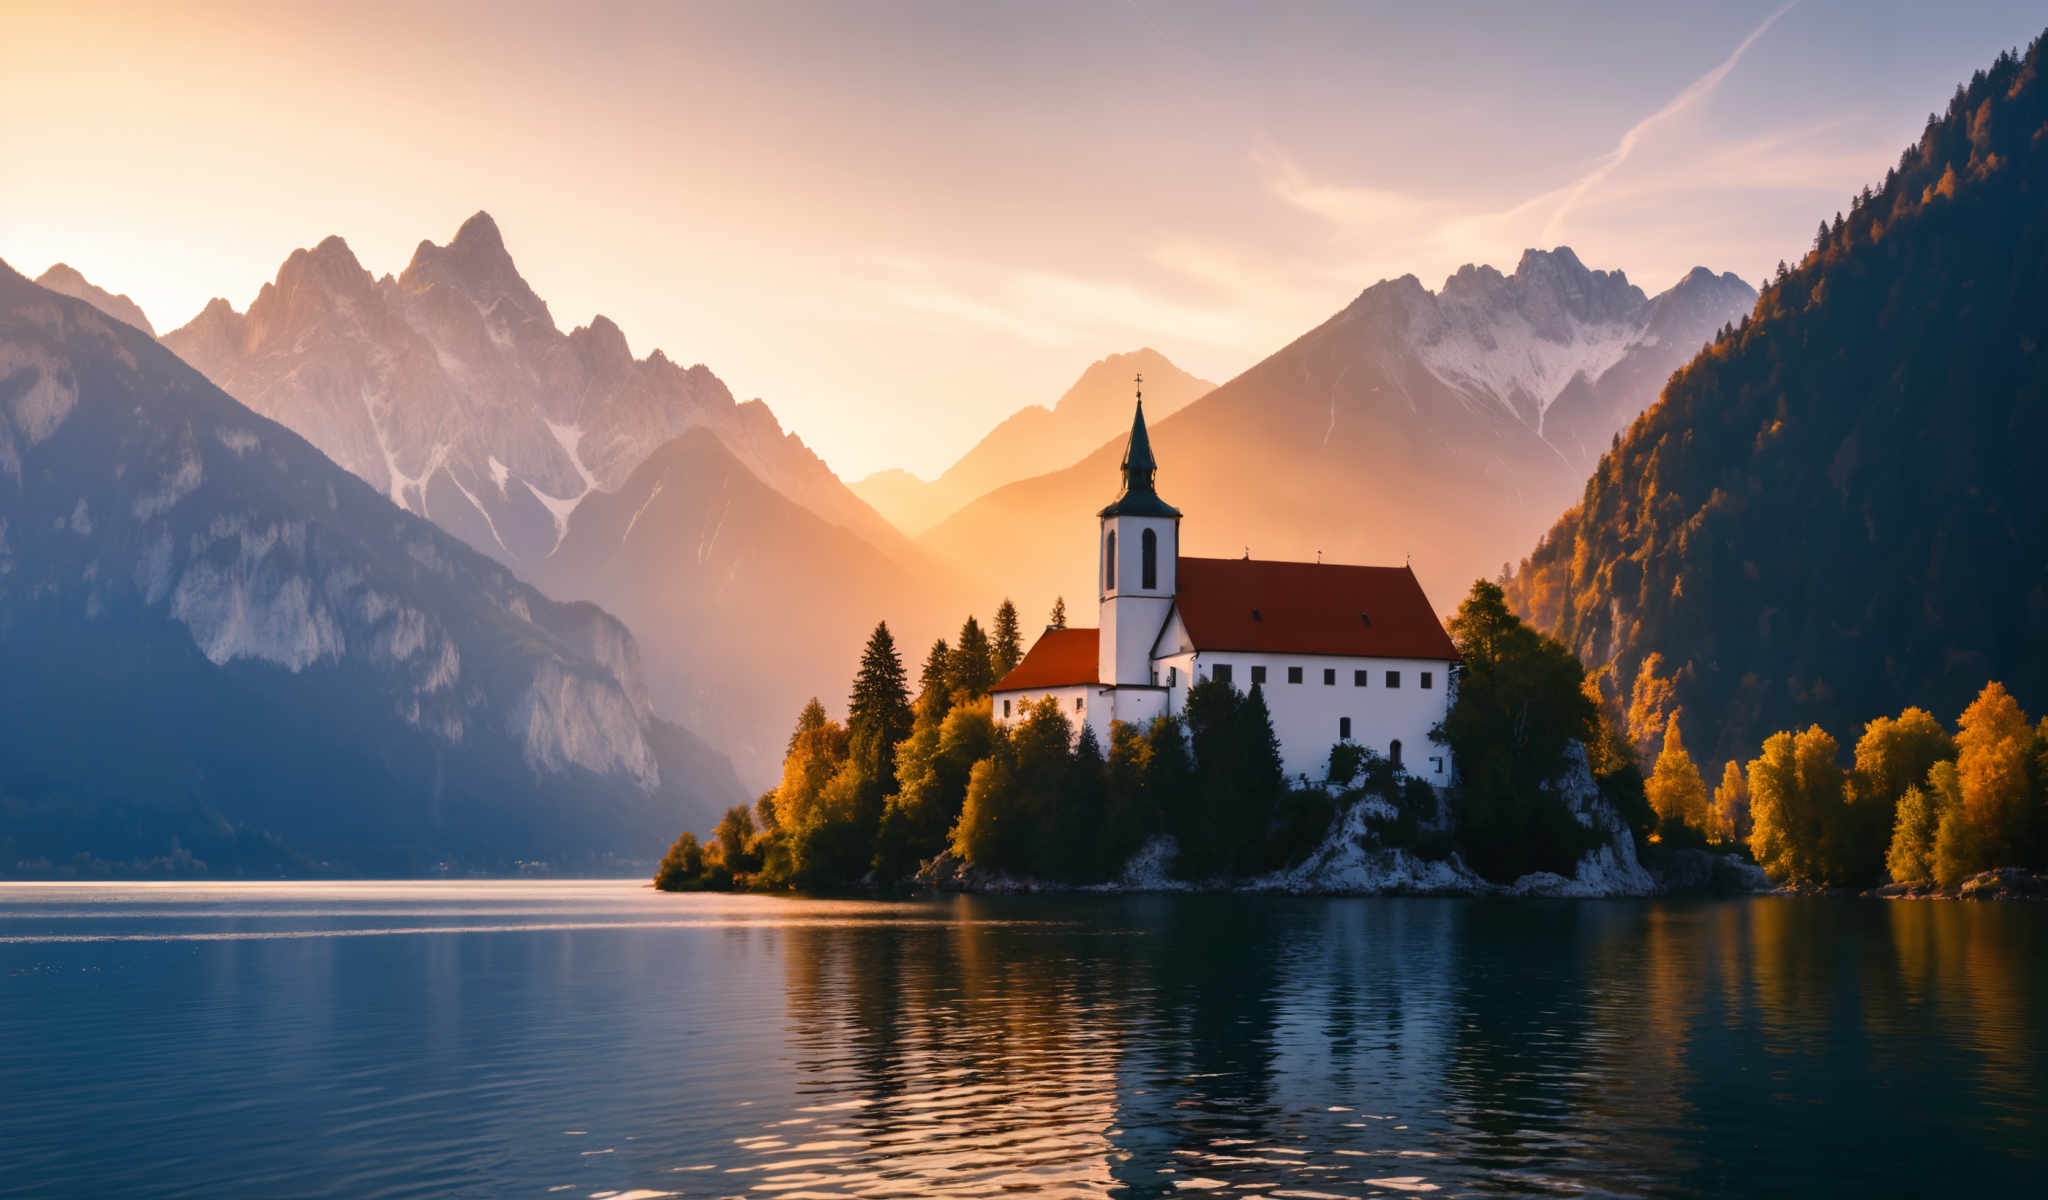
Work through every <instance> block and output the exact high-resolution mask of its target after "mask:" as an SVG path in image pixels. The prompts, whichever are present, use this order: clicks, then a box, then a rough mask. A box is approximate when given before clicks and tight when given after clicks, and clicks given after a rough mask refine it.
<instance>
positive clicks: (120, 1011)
mask: <svg viewBox="0 0 2048 1200" xmlns="http://www.w3.org/2000/svg"><path fill="white" fill-rule="evenodd" d="M25 895H26V894H25V893H21V892H18V891H10V890H8V889H4V888H0V968H4V971H0V1194H10V1193H20V1194H48V1193H50V1192H53V1191H74V1192H84V1193H88V1194H91V1193H111V1192H119V1191H124V1190H125V1191H132V1192H137V1193H147V1194H162V1195H218V1194H223V1193H226V1194H249V1193H260V1192H268V1193H273V1194H290V1195H299V1194H316V1193H325V1194H347V1195H352V1196H356V1195H361V1196H411V1195H447V1194H472V1195H503V1194H507V1193H510V1192H527V1193H534V1194H545V1193H547V1192H548V1191H550V1190H554V1191H557V1192H559V1193H560V1194H564V1195H575V1196H585V1197H587V1196H594V1195H601V1194H608V1193H621V1194H631V1193H634V1192H636V1191H637V1192H641V1193H648V1194H678V1195H687V1196H729V1195H749V1196H868V1195H892V1196H897V1195H974V1196H986V1195H995V1194H999V1193H1010V1192H1017V1193H1025V1194H1033V1195H1052V1196H1060V1195H1074V1196H1081V1195H1087V1196H1100V1195H1115V1196H1134V1197H1143V1196H1165V1195H1173V1194H1181V1193H1196V1192H1208V1193H1215V1194H1220V1195H1287V1196H1296V1197H1318V1196H1361V1195H1399V1194H1410V1195H1412V1194H1427V1193H1435V1194H1439V1195H1463V1194H1489V1195H1529V1194H1558V1195H1567V1194H1568V1195H1654V1196H1721V1195H1731V1194H1739V1195H1842V1196H1848V1195H1858V1196H1860V1195H1869V1194H1873V1193H1879V1194H1928V1193H1945V1192H1952V1191H1956V1190H1960V1189H1961V1188H1962V1187H1964V1186H1969V1187H1973V1188H1974V1187H1987V1188H1989V1187H1999V1186H2005V1187H2014V1186H2018V1187H2022V1188H2026V1189H2027V1190H2028V1191H2029V1192H2031V1191H2036V1190H2038V1184H2039V1183H2040V1181H2041V1178H2042V1174H2043V1169H2044V1168H2043V1164H2042V1162H2041V1160H2040V1157H2039V1155H2040V1149H2039V1147H2040V1145H2041V1143H2043V1141H2044V1140H2048V1139H2044V1133H2048V1129H2044V1124H2048V1122H2044V1117H2043V1111H2042V1102H2041V1095H2042V1091H2043V1086H2044V1084H2048V1054H2044V1049H2048V1048H2044V1044H2043V1038H2042V1033H2041V1029H2040V1020H2039V1018H2038V1017H2037V1016H2035V1015H2034V1014H2036V1013H2038V1012H2039V1011H2040V1007H2039V1006H2040V1005H2041V1003H2042V1002H2043V1001H2044V1000H2048V955H2044V953H2043V951H2044V950H2048V946H2044V944H2043V937H2044V934H2043V930H2044V913H2043V911H2042V910H2041V909H2040V908H2038V907H2032V906H1992V905H1958V904H1906V903H1900V904H1876V903H1853V902H1842V901H1829V900H1785V899H1776V898H1766V899H1758V900H1749V901H1735V902H1725V903H1701V904H1665V903H1640V904H1638V903H1596V904H1576V903H1570V902H1558V903H1542V902H1527V901H1498V902H1480V901H1470V902H1467V901H1427V900H1359V901H1342V900H1339V901H1321V900H1284V899H1257V900H1247V899H1232V898H1220V897H1136V898H1114V897H1105V898H1093V899H1074V898H1061V899H1052V898H956V899H948V900H944V901H938V902H932V903H915V904H895V905H886V904H861V903H849V902H793V901H782V900H768V899H760V898H749V897H715V896H693V897H668V896H658V895H653V894H651V893H647V892H644V891H641V890H637V889H633V888H629V887H625V886H622V885H516V886H514V885H489V886H485V885H477V886H474V887H464V888H454V887H450V888H421V887H418V886H417V885H410V890H408V889H407V887H404V886H393V885H349V886H347V887H342V888H333V887H329V888H315V889H302V890H298V891H294V890H292V889H290V888H283V889H270V890H259V891H256V892H253V893H237V892H236V891H234V890H233V889H228V890H225V891H223V890H221V889H213V890H209V891H200V892H194V893H191V894H181V893H177V892H175V891H155V892H150V893H146V894H138V893H123V892H120V891H118V890H116V891H111V892H108V893H106V894H104V895H97V894H93V895H88V894H84V893H64V894H62V895H54V896H43V897H41V898H40V899H37V898H34V897H28V898H24V897H25ZM430 931H433V932H430ZM223 935H231V936H229V937H227V939H226V940H223ZM337 935H348V936H337ZM77 938H87V939H106V938H146V939H149V940H142V941H109V940H83V941H79V940H66V939H77ZM9 939H12V940H9Z"/></svg>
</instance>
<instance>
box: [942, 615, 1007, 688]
mask: <svg viewBox="0 0 2048 1200" xmlns="http://www.w3.org/2000/svg"><path fill="white" fill-rule="evenodd" d="M994 663H995V658H994V655H993V652H992V651H991V649H990V647H989V641H988V634H986V633H984V632H982V628H981V622H979V621H977V620H975V619H974V618H973V617H971V616H970V617H968V618H967V621H966V623H965V624H963V625H961V626H960V636H959V637H958V638H956V639H954V641H953V652H952V654H951V655H950V656H949V659H948V667H947V671H946V678H947V682H948V683H949V684H950V688H949V690H950V691H953V692H965V693H966V694H967V695H968V696H969V697H970V698H971V697H975V696H986V695H988V690H989V687H990V685H991V684H993V683H995V675H994V673H993V667H994Z"/></svg>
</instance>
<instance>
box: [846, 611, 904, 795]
mask: <svg viewBox="0 0 2048 1200" xmlns="http://www.w3.org/2000/svg"><path fill="white" fill-rule="evenodd" d="M914 718H915V714H914V713H912V712H911V709H910V689H909V687H908V685H907V683H906V681H905V677H904V672H903V659H902V658H901V657H900V656H899V655H898V654H897V653H896V639H895V638H894V637H893V636H891V635H890V633H889V623H888V622H887V621H881V622H878V623H876V625H875V631H874V633H872V634H870V635H869V636H868V644H867V646H866V648H865V649H863V650H862V651H861V656H860V671H859V673H858V674H856V675H855V676H854V678H853V691H852V694H850V695H849V696H848V697H847V700H846V730H847V734H848V736H849V737H850V739H851V740H852V742H853V743H854V744H856V745H859V746H861V747H864V748H865V749H866V751H867V752H868V753H869V754H870V755H871V756H872V761H871V762H870V763H869V764H868V765H869V774H870V776H871V777H872V778H873V779H875V780H876V781H877V782H878V783H879V784H881V785H883V786H884V787H885V788H886V786H887V785H889V784H892V783H894V781H895V778H896V743H898V742H900V741H902V740H903V739H904V738H907V737H909V736H910V726H911V723H912V721H913V720H914Z"/></svg>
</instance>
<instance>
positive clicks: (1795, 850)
mask: <svg viewBox="0 0 2048 1200" xmlns="http://www.w3.org/2000/svg"><path fill="white" fill-rule="evenodd" d="M1839 749H1840V748H1839V747H1838V746H1837V744H1836V742H1835V739H1834V738H1833V737H1832V736H1830V735H1829V734H1828V732H1827V731H1826V730H1825V729H1822V728H1821V727H1820V726H1818V725H1815V726H1812V727H1810V728H1808V729H1807V730H1806V731H1805V732H1804V733H1801V734H1798V735H1797V736H1794V735H1793V734H1791V733H1786V732H1779V733H1774V734H1772V735H1771V736H1770V737H1769V738H1767V739H1765V741H1764V746H1763V754H1762V755H1761V756H1759V757H1758V758H1756V759H1754V760H1752V761H1751V762H1750V764H1749V804H1750V822H1751V825H1750V834H1749V847H1750V851H1751V853H1753V854H1755V855H1756V861H1757V863H1758V865H1760V866H1762V867H1763V868H1764V870H1765V871H1767V872H1769V873H1770V875H1771V877H1772V878H1773V879H1781V880H1792V881H1796V882H1832V881H1834V880H1835V879H1837V878H1838V877H1839V875H1840V873H1841V872H1840V871H1839V864H1836V863H1832V862H1829V861H1828V859H1827V856H1826V831H1827V829H1828V827H1829V825H1830V824H1831V823H1832V822H1834V821H1837V820H1840V819H1841V816H1842V808H1843V789H1844V776H1843V772H1842V769H1841V767H1840V766H1839V765H1838V764H1837V762H1836V758H1837V754H1838V751H1839Z"/></svg>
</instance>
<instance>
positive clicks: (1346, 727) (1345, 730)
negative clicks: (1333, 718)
mask: <svg viewBox="0 0 2048 1200" xmlns="http://www.w3.org/2000/svg"><path fill="white" fill-rule="evenodd" d="M1337 740H1339V741H1344V742H1348V741H1350V740H1351V718H1350V717H1338V718H1337Z"/></svg>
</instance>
